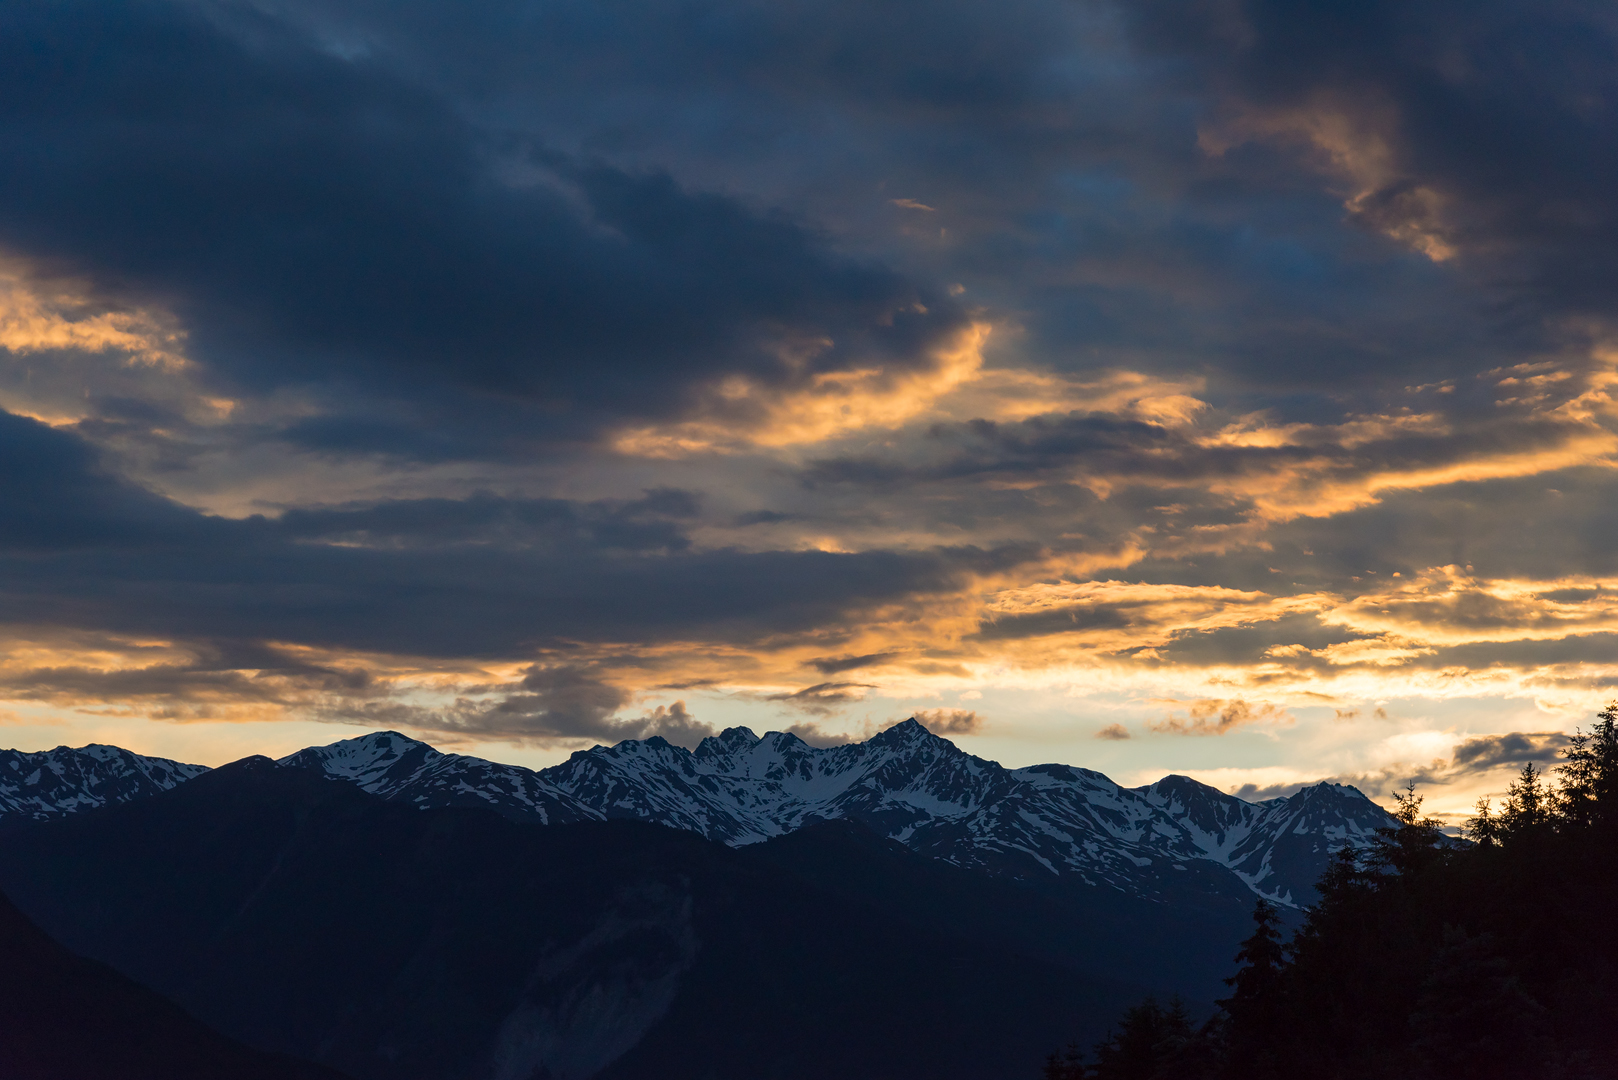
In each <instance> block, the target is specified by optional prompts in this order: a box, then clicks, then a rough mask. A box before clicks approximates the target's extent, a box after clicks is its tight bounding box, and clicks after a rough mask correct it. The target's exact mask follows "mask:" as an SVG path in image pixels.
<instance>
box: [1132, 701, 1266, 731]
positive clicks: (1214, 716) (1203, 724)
mask: <svg viewBox="0 0 1618 1080" xmlns="http://www.w3.org/2000/svg"><path fill="white" fill-rule="evenodd" d="M1186 713H1187V715H1186V716H1184V717H1179V716H1174V715H1172V714H1171V715H1169V716H1166V717H1164V718H1162V719H1161V720H1155V721H1147V724H1146V726H1147V727H1149V728H1150V729H1151V730H1153V731H1156V732H1161V733H1163V734H1167V735H1225V734H1228V733H1229V732H1232V731H1234V730H1236V729H1237V728H1240V727H1246V726H1248V725H1250V724H1290V723H1291V722H1292V717H1291V715H1289V714H1288V713H1287V711H1286V710H1285V709H1284V708H1280V707H1278V706H1275V705H1271V704H1270V703H1269V702H1265V701H1259V702H1252V703H1249V702H1247V701H1243V700H1241V699H1240V698H1237V699H1235V700H1231V701H1225V700H1220V699H1216V698H1207V699H1204V700H1202V701H1193V702H1191V703H1190V704H1189V705H1188V706H1187V707H1186Z"/></svg>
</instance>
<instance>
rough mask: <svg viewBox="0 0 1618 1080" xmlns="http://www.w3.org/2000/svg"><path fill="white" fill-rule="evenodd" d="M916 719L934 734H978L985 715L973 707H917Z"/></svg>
mask: <svg viewBox="0 0 1618 1080" xmlns="http://www.w3.org/2000/svg"><path fill="white" fill-rule="evenodd" d="M913 719H915V720H919V721H921V726H922V727H924V728H926V729H927V730H928V731H930V732H932V733H933V734H934V735H976V734H977V733H978V732H979V731H981V730H982V729H983V717H981V716H979V715H978V714H977V713H976V712H973V711H972V710H971V709H917V710H916V715H915V716H914V717H913Z"/></svg>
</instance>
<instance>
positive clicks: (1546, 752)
mask: <svg viewBox="0 0 1618 1080" xmlns="http://www.w3.org/2000/svg"><path fill="white" fill-rule="evenodd" d="M1569 742H1570V740H1569V738H1568V736H1566V735H1564V734H1562V733H1561V732H1558V731H1551V732H1540V733H1531V732H1510V733H1507V734H1504V735H1473V736H1471V737H1469V738H1467V739H1465V740H1464V741H1462V742H1461V743H1460V744H1459V745H1457V746H1456V747H1455V753H1454V756H1453V758H1452V761H1451V765H1452V767H1453V768H1454V769H1455V770H1456V771H1457V772H1481V771H1483V770H1486V769H1493V768H1497V767H1499V766H1501V765H1522V764H1525V763H1527V762H1530V761H1532V762H1535V763H1536V764H1537V763H1543V762H1549V761H1557V760H1559V759H1560V757H1561V754H1562V751H1563V750H1565V749H1566V748H1567V747H1568V745H1569Z"/></svg>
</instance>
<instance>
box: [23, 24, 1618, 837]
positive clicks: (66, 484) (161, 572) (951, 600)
mask: <svg viewBox="0 0 1618 1080" xmlns="http://www.w3.org/2000/svg"><path fill="white" fill-rule="evenodd" d="M1615 46H1618V14H1615V11H1614V9H1613V7H1612V6H1611V5H1610V4H1608V3H1602V2H1578V0H1543V2H1540V3H1534V4H1527V3H1521V2H1518V3H1506V2H1498V0H1474V2H1466V3H1462V2H1459V0H1400V2H1394V0H1382V2H1377V0H1358V2H1347V0H1344V2H1342V3H1305V2H1296V0H1294V2H1282V0H1178V2H1172V3H1171V2H1168V0H1137V2H1125V3H1116V4H1115V3H1109V2H1105V0H999V2H996V3H986V2H983V0H976V2H965V0H925V2H923V0H882V2H880V3H875V2H872V0H858V2H853V0H821V2H819V3H808V2H803V0H468V2H466V3H455V4H446V3H442V2H433V3H429V2H426V0H395V2H393V3H380V2H375V0H261V2H256V3H255V2H221V3H214V2H206V0H196V2H190V0H173V2H170V0H151V2H123V0H54V2H46V0H15V2H11V3H8V4H7V5H6V16H5V18H4V19H3V20H0V408H3V409H4V410H5V412H4V413H3V414H0V463H3V472H0V491H3V498H0V560H3V562H0V566H3V569H0V620H3V626H0V632H3V634H4V636H5V645H4V649H3V654H0V655H3V660H0V665H3V666H0V699H3V700H0V724H3V726H0V744H3V745H7V746H16V747H19V748H22V749H29V750H33V749H42V748H46V747H50V746H55V745H58V744H62V743H66V744H69V745H75V746H77V745H81V744H83V743H85V742H90V741H98V742H111V743H117V744H119V745H123V746H126V747H129V748H130V749H133V750H137V751H141V752H145V753H160V754H163V755H165V756H170V757H177V758H181V759H184V760H189V761H198V762H204V763H208V764H218V763H221V762H223V761H226V760H230V759H232V758H235V757H239V756H242V755H244V754H248V753H261V752H262V753H271V754H282V753H286V752H289V751H291V750H293V749H296V748H298V747H301V746H304V745H308V744H311V743H325V742H331V741H334V740H336V739H339V738H346V737H350V736H352V735H356V734H360V733H362V732H363V731H365V730H377V729H383V728H395V729H398V730H402V731H405V732H407V733H410V734H413V735H416V736H418V737H420V738H424V739H427V740H428V741H430V742H433V743H434V744H436V745H439V746H441V747H443V748H446V749H456V750H460V751H464V752H469V753H475V754H479V755H482V756H486V757H492V758H497V759H500V760H507V761H516V762H521V763H524V764H529V765H535V766H538V765H543V764H549V763H553V762H556V761H559V760H562V759H564V758H565V757H566V756H567V755H568V754H569V753H571V752H572V751H573V750H576V749H579V748H584V747H588V746H590V745H593V744H595V743H598V742H600V743H610V742H613V741H616V740H618V739H621V738H633V737H645V736H648V735H652V734H661V735H664V736H665V737H667V738H669V739H670V740H671V741H674V742H678V743H681V744H684V745H688V746H690V745H695V741H696V740H697V739H699V738H701V737H702V736H703V735H706V734H709V733H711V732H713V731H715V730H718V729H720V728H723V727H727V726H731V725H735V724H746V725H748V726H749V727H752V728H753V729H754V730H755V731H759V732H763V731H765V730H768V729H777V730H786V729H790V730H793V731H796V732H798V733H799V734H800V735H802V736H804V737H805V738H807V739H809V740H810V741H811V742H818V743H819V744H822V745H824V744H827V743H831V742H836V741H840V740H844V739H847V738H864V737H866V736H867V735H869V734H871V733H873V732H875V731H877V730H879V729H881V728H882V727H884V726H886V725H888V724H890V723H892V722H894V721H896V720H900V719H903V718H905V717H907V716H910V715H913V714H916V715H920V716H921V717H922V718H923V720H924V721H925V722H927V723H928V724H929V726H931V727H932V728H933V730H935V731H937V732H939V733H940V734H944V735H946V736H947V737H949V738H951V739H953V740H954V741H956V742H957V743H958V744H959V745H961V746H962V747H964V748H966V749H967V750H970V751H971V752H973V753H976V754H980V755H982V756H985V757H989V758H993V759H996V760H998V761H1001V762H1002V763H1004V764H1006V765H1013V766H1020V765H1027V764H1033V763H1036V762H1042V761H1061V762H1067V763H1071V764H1078V765H1084V766H1088V767H1091V768H1095V769H1100V770H1102V771H1104V772H1106V773H1108V774H1109V775H1111V776H1112V777H1114V778H1115V779H1117V780H1119V781H1121V782H1125V783H1131V784H1138V783H1145V782H1148V781H1151V780H1155V779H1157V778H1158V777H1159V776H1161V775H1163V774H1164V773H1168V772H1181V773H1187V774H1190V775H1193V776H1196V777H1198V778H1199V779H1202V780H1204V781H1206V782H1208V783H1212V784H1215V785H1217V786H1219V787H1220V788H1222V789H1224V790H1227V791H1233V792H1237V793H1239V794H1243V795H1245V796H1247V797H1266V796H1269V795H1275V794H1287V793H1290V792H1291V791H1293V790H1295V789H1296V787H1297V785H1299V784H1301V783H1304V782H1310V781H1314V780H1319V779H1334V780H1339V781H1342V782H1349V783H1354V784H1357V785H1359V786H1360V787H1361V788H1362V789H1363V790H1365V791H1366V792H1367V793H1368V794H1372V795H1374V796H1377V797H1380V798H1384V799H1385V798H1386V797H1387V796H1388V794H1389V793H1390V792H1391V791H1392V790H1393V789H1394V788H1395V787H1397V786H1402V785H1403V784H1404V783H1405V782H1406V781H1407V780H1409V779H1414V780H1416V782H1417V783H1418V785H1419V787H1420V789H1421V790H1422V791H1424V792H1425V793H1426V795H1427V798H1428V805H1429V807H1430V808H1433V809H1437V810H1440V811H1443V812H1445V813H1450V814H1464V812H1465V811H1466V809H1467V808H1468V807H1469V806H1470V804H1471V803H1472V802H1473V801H1474V800H1475V799H1476V798H1477V797H1478V796H1479V795H1480V794H1484V793H1488V792H1498V791H1500V790H1502V789H1503V788H1504V787H1505V785H1506V783H1507V782H1508V781H1509V779H1510V776H1511V774H1512V772H1513V771H1514V770H1515V769H1516V768H1518V767H1520V765H1521V763H1522V762H1524V761H1527V760H1536V761H1541V762H1547V761H1552V760H1554V758H1555V755H1556V752H1557V750H1558V749H1559V748H1560V746H1562V745H1563V744H1564V742H1565V737H1566V734H1567V733H1569V732H1571V731H1573V730H1574V729H1575V727H1577V726H1579V725H1585V726H1588V724H1589V723H1590V721H1591V719H1592V717H1593V714H1594V712H1595V711H1596V710H1597V709H1599V708H1600V707H1601V706H1602V705H1604V704H1605V703H1606V702H1607V701H1609V700H1611V699H1612V698H1613V697H1615V696H1618V690H1615V689H1614V686H1615V683H1618V472H1615V466H1618V111H1615V110H1618V48H1615Z"/></svg>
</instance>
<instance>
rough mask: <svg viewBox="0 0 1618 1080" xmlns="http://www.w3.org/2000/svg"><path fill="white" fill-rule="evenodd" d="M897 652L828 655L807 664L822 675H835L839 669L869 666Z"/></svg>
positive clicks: (845, 669)
mask: <svg viewBox="0 0 1618 1080" xmlns="http://www.w3.org/2000/svg"><path fill="white" fill-rule="evenodd" d="M898 655H899V654H898V653H892V652H884V653H866V654H864V655H863V656H828V657H824V658H822V659H819V660H811V661H809V666H810V667H812V668H814V669H815V670H816V671H818V672H820V673H821V674H822V675H836V674H837V673H838V672H841V671H854V670H855V669H857V668H862V667H871V666H872V665H873V664H883V663H886V662H887V661H889V660H892V659H893V658H894V657H896V656H898Z"/></svg>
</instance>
